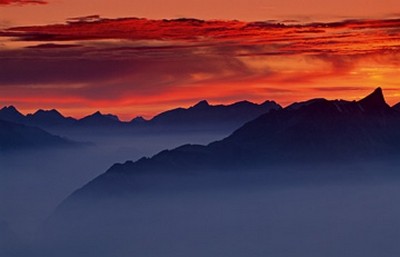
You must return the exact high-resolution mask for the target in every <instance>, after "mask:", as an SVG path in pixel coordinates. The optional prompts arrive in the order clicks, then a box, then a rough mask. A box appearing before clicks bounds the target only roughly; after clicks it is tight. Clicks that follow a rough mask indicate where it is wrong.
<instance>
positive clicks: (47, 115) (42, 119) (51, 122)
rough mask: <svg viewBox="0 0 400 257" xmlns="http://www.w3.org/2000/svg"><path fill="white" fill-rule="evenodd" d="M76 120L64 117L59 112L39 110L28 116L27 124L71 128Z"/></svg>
mask: <svg viewBox="0 0 400 257" xmlns="http://www.w3.org/2000/svg"><path fill="white" fill-rule="evenodd" d="M74 122H76V120H75V119H73V118H71V117H68V118H67V117H64V116H63V115H62V114H61V113H60V112H58V111H57V110H54V109H53V110H38V111H36V112H35V113H34V114H28V115H26V120H25V123H26V124H29V125H33V126H38V127H44V128H46V127H56V126H70V125H72V124H73V123H74Z"/></svg>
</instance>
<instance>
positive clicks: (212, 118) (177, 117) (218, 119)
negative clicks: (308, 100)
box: [149, 100, 281, 127]
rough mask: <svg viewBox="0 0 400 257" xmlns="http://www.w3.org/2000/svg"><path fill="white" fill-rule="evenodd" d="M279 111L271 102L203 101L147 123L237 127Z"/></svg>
mask: <svg viewBox="0 0 400 257" xmlns="http://www.w3.org/2000/svg"><path fill="white" fill-rule="evenodd" d="M279 109H281V107H280V106H279V105H278V104H276V103H275V102H273V101H266V102H264V103H262V104H254V103H251V102H248V101H241V102H237V103H234V104H231V105H210V104H209V103H208V102H207V101H205V100H203V101H200V102H199V103H197V104H196V105H194V106H192V107H190V108H187V109H184V108H177V109H173V110H170V111H166V112H163V113H161V114H159V115H157V116H155V117H154V118H153V119H151V120H150V121H149V123H151V124H154V125H157V126H160V125H161V126H183V127H185V126H186V127H187V126H199V127H204V126H214V125H216V126H224V125H225V126H230V127H238V126H240V125H243V124H244V123H245V122H247V121H249V120H252V119H254V118H256V117H258V116H260V115H261V114H264V113H266V112H269V111H271V110H279ZM213 124H214V125H213Z"/></svg>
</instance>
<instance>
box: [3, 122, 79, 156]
mask: <svg viewBox="0 0 400 257" xmlns="http://www.w3.org/2000/svg"><path fill="white" fill-rule="evenodd" d="M77 145H78V144H77V143H76V142H73V141H70V140H68V139H65V138H62V137H59V136H55V135H52V134H50V133H48V132H46V131H44V130H42V129H40V128H37V127H30V126H26V125H21V124H17V123H13V122H8V121H4V120H0V151H9V150H20V149H38V148H47V147H71V146H77Z"/></svg>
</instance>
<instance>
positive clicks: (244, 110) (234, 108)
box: [0, 101, 281, 132]
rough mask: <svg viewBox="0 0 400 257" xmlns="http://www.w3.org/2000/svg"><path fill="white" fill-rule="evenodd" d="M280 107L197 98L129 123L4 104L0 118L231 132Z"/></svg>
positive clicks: (54, 126)
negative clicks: (21, 109) (26, 110)
mask: <svg viewBox="0 0 400 257" xmlns="http://www.w3.org/2000/svg"><path fill="white" fill-rule="evenodd" d="M280 108H281V107H280V106H279V105H278V104H276V103H275V102H272V101H266V102H264V103H263V104H254V103H251V102H248V101H242V102H237V103H234V104H231V105H209V104H208V102H207V101H201V102H199V103H198V104H196V105H194V106H192V107H190V108H187V109H185V108H177V109H173V110H169V111H166V112H163V113H160V114H159V115H156V116H155V117H154V118H153V119H151V120H145V119H144V118H143V117H140V116H139V117H136V118H134V119H132V120H131V121H130V122H123V121H120V120H119V118H118V117H117V116H115V115H112V114H102V113H101V112H99V111H98V112H95V113H93V114H91V115H88V116H86V117H84V118H82V119H79V120H76V119H74V118H71V117H64V116H63V115H62V114H61V113H59V112H58V111H57V110H54V109H53V110H38V111H37V112H35V113H34V114H28V115H26V116H24V115H22V114H21V113H20V112H18V110H17V109H16V108H15V107H13V106H9V107H4V108H3V109H2V110H0V119H2V120H6V121H11V122H14V123H20V124H24V125H28V126H37V127H40V128H42V129H45V130H50V131H56V132H58V129H60V131H63V132H65V131H68V130H74V129H82V128H89V129H90V131H92V132H93V129H96V130H101V129H103V128H104V129H106V130H107V129H109V128H114V129H124V130H128V131H130V130H134V129H135V128H139V129H141V131H142V132H143V131H146V130H149V131H164V130H167V131H170V130H171V129H173V130H204V129H224V130H229V131H232V130H234V129H236V128H238V127H239V126H241V125H243V124H244V123H245V122H247V121H249V120H252V119H254V118H256V117H258V116H260V115H261V114H264V113H266V112H268V111H270V110H277V109H280Z"/></svg>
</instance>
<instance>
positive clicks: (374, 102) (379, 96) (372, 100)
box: [358, 87, 389, 110]
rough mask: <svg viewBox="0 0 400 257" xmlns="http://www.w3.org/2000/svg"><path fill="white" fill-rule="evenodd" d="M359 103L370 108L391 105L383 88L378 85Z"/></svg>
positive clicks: (376, 108)
mask: <svg viewBox="0 0 400 257" xmlns="http://www.w3.org/2000/svg"><path fill="white" fill-rule="evenodd" d="M358 103H359V104H360V105H361V106H362V107H363V108H364V109H368V110H381V109H383V108H388V107H389V105H388V104H387V103H386V101H385V97H384V95H383V91H382V88H380V87H378V88H377V89H375V90H374V91H373V92H372V93H371V94H369V95H368V96H366V97H365V98H363V99H361V100H360V101H358Z"/></svg>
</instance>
